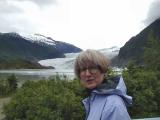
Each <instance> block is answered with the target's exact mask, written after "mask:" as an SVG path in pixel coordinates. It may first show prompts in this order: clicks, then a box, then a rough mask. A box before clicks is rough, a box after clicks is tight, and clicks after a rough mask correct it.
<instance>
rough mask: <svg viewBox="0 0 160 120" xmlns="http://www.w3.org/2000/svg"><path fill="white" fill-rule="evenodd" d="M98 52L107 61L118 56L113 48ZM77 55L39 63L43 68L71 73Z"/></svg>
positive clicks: (66, 55) (116, 48) (117, 49)
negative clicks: (51, 67)
mask: <svg viewBox="0 0 160 120" xmlns="http://www.w3.org/2000/svg"><path fill="white" fill-rule="evenodd" d="M98 51H100V52H102V53H103V54H104V55H106V56H107V57H108V59H112V58H113V57H114V56H116V55H118V52H119V48H118V47H116V46H114V47H111V48H104V49H100V50H98ZM78 54H79V53H66V54H65V58H55V59H47V60H40V61H39V63H40V64H41V65H43V66H53V67H55V69H56V70H57V71H59V72H62V71H63V72H66V71H69V72H73V68H74V61H75V58H76V57H77V55H78Z"/></svg>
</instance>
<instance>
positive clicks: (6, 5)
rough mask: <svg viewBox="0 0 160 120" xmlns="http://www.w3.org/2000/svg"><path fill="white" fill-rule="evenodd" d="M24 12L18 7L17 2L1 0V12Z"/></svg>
mask: <svg viewBox="0 0 160 120" xmlns="http://www.w3.org/2000/svg"><path fill="white" fill-rule="evenodd" d="M20 12H23V10H22V9H21V8H19V7H17V5H16V4H12V3H10V2H8V1H7V0H1V1H0V14H1V15H2V14H11V13H20Z"/></svg>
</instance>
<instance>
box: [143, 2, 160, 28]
mask: <svg viewBox="0 0 160 120" xmlns="http://www.w3.org/2000/svg"><path fill="white" fill-rule="evenodd" d="M158 18H160V0H154V1H153V2H152V4H151V5H150V8H149V11H148V15H147V18H146V20H145V21H144V23H145V25H147V26H148V25H149V24H151V23H152V22H154V21H155V20H157V19H158Z"/></svg>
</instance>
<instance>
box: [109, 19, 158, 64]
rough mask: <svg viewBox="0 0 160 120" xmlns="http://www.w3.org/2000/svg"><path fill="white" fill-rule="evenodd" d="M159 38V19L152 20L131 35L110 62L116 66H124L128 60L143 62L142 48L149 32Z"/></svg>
mask: <svg viewBox="0 0 160 120" xmlns="http://www.w3.org/2000/svg"><path fill="white" fill-rule="evenodd" d="M151 31H152V32H153V33H154V35H155V36H157V37H158V38H160V19H158V20H156V21H154V22H153V23H152V24H150V25H149V26H148V27H146V28H145V29H144V30H142V31H141V32H140V33H139V34H137V35H136V36H134V37H132V38H131V39H130V40H129V41H128V42H126V44H125V45H124V46H123V47H121V48H120V51H119V54H118V56H117V57H115V58H114V59H113V62H112V64H114V65H116V66H119V67H121V66H125V65H126V64H127V63H128V62H129V61H136V62H137V63H143V58H142V56H143V54H144V48H145V47H147V38H148V35H149V33H150V32H151Z"/></svg>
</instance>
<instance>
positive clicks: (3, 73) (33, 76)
mask: <svg viewBox="0 0 160 120" xmlns="http://www.w3.org/2000/svg"><path fill="white" fill-rule="evenodd" d="M11 74H15V76H16V77H17V79H18V83H19V85H21V84H23V83H24V82H25V81H27V80H42V79H48V78H50V77H54V76H55V75H57V74H58V75H60V77H64V76H65V77H66V78H69V79H73V78H74V73H73V70H71V69H58V70H55V69H15V70H0V79H5V78H6V77H7V76H9V75H11Z"/></svg>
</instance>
